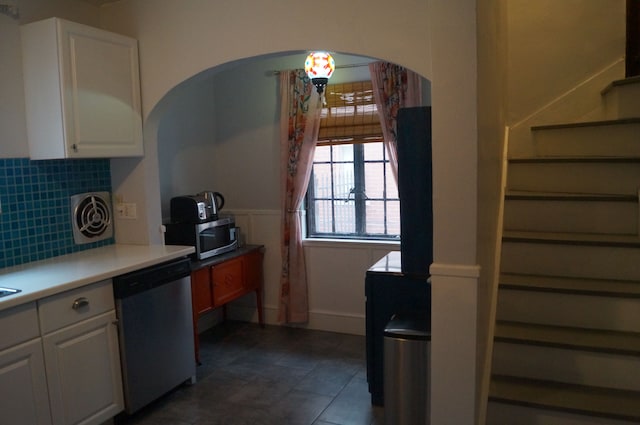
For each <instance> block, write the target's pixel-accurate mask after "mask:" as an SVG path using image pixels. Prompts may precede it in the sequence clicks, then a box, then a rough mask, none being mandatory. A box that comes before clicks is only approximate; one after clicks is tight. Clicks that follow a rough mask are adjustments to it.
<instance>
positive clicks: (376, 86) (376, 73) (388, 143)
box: [369, 62, 422, 182]
mask: <svg viewBox="0 0 640 425" xmlns="http://www.w3.org/2000/svg"><path fill="white" fill-rule="evenodd" d="M369 72H370V74H371V83H372V85H373V94H374V96H375V99H376V106H377V108H378V115H379V116H380V123H381V125H382V135H383V136H384V145H385V147H386V148H387V155H389V163H390V165H391V170H392V172H393V175H394V177H395V179H396V182H397V181H398V150H397V139H396V136H397V134H396V129H397V124H396V117H397V116H398V109H400V108H410V107H414V106H420V105H421V103H422V80H421V79H420V76H419V75H418V74H416V73H414V72H412V71H409V70H407V69H405V68H403V67H401V66H399V65H394V64H392V63H388V62H373V63H370V64H369Z"/></svg>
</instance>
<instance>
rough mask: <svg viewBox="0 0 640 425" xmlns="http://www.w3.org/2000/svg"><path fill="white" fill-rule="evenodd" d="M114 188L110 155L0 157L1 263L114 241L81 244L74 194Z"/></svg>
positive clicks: (25, 261) (10, 262)
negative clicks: (77, 239)
mask: <svg viewBox="0 0 640 425" xmlns="http://www.w3.org/2000/svg"><path fill="white" fill-rule="evenodd" d="M97 191H107V192H111V170H110V168H109V160H108V159H74V160H58V159H56V160H45V161H31V160H29V159H28V158H11V159H2V158H0V207H1V209H2V213H0V268H4V267H9V266H15V265H18V264H23V263H28V262H31V261H37V260H43V259H46V258H51V257H56V256H58V255H64V254H69V253H71V252H76V251H82V250H85V249H89V248H96V247H98V246H104V245H110V244H113V243H114V240H113V238H110V239H107V240H103V241H99V242H92V243H89V244H86V245H76V244H75V243H74V242H73V232H72V228H71V210H70V204H69V198H70V197H71V195H75V194H77V193H84V192H97Z"/></svg>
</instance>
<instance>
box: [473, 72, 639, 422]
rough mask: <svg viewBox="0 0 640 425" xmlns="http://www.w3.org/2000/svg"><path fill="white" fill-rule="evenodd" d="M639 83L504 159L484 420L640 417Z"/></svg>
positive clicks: (539, 132)
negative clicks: (599, 113) (589, 118)
mask: <svg viewBox="0 0 640 425" xmlns="http://www.w3.org/2000/svg"><path fill="white" fill-rule="evenodd" d="M639 99H640V79H638V78H635V79H627V80H622V81H617V82H614V83H613V84H612V85H611V86H610V87H609V88H607V89H606V90H605V91H604V92H603V105H604V112H603V117H604V119H603V120H601V121H595V122H584V123H573V124H561V125H549V126H540V127H534V128H532V135H533V140H534V145H535V148H536V155H535V156H534V157H531V158H519V159H511V160H510V161H509V163H508V174H507V190H506V195H505V207H504V224H503V226H504V231H503V239H502V257H501V267H500V271H501V275H500V282H499V288H498V302H497V311H496V327H495V337H494V347H493V360H492V372H491V373H492V378H491V384H490V394H489V405H488V413H487V422H486V423H487V424H489V425H515V424H525V425H561V424H562V425H602V424H609V425H630V424H638V423H640V237H639V230H640V228H639V227H640V223H639V222H640V211H639V209H638V201H639V200H638V193H639V192H638V190H639V187H640V118H637V117H640V100H639Z"/></svg>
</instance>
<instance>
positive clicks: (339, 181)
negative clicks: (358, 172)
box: [333, 162, 354, 199]
mask: <svg viewBox="0 0 640 425" xmlns="http://www.w3.org/2000/svg"><path fill="white" fill-rule="evenodd" d="M353 187H354V176H353V163H350V162H348V163H346V164H333V190H334V192H333V197H334V198H335V199H348V198H349V194H350V193H351V189H353ZM352 197H353V195H352Z"/></svg>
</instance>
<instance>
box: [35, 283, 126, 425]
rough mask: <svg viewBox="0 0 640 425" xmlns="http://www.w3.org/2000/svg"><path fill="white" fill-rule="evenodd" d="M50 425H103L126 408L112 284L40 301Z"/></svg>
mask: <svg viewBox="0 0 640 425" xmlns="http://www.w3.org/2000/svg"><path fill="white" fill-rule="evenodd" d="M38 316H39V319H40V329H41V332H43V335H42V344H43V348H44V359H45V365H46V377H47V384H48V388H49V400H50V407H51V417H52V423H53V424H54V425H67V424H76V425H94V424H101V423H103V422H105V421H106V420H108V419H110V418H112V417H113V416H115V415H116V414H117V413H119V412H121V411H122V410H123V409H124V400H123V395H122V375H121V370H120V354H119V349H118V335H117V325H116V313H115V307H114V302H113V289H112V286H111V281H110V280H107V281H103V282H98V283H95V284H92V285H88V286H85V287H82V288H79V289H76V290H72V291H67V292H63V293H61V294H58V295H54V296H51V297H48V298H45V299H43V300H40V301H38Z"/></svg>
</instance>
